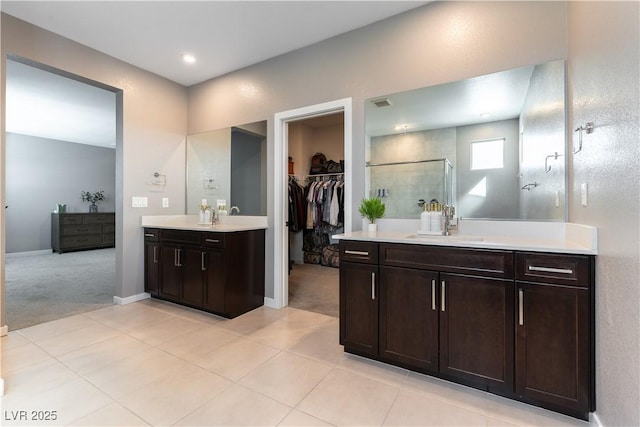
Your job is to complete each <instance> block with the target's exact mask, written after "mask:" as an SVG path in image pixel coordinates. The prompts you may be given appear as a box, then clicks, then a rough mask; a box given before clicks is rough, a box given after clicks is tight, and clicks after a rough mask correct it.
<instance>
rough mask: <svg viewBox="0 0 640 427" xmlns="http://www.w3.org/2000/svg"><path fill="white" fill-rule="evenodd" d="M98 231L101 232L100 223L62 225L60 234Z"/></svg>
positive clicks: (68, 234) (69, 234)
mask: <svg viewBox="0 0 640 427" xmlns="http://www.w3.org/2000/svg"><path fill="white" fill-rule="evenodd" d="M100 233H102V226H101V225H65V226H64V227H62V236H77V235H85V234H100Z"/></svg>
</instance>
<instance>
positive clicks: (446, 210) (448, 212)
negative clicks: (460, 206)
mask: <svg viewBox="0 0 640 427" xmlns="http://www.w3.org/2000/svg"><path fill="white" fill-rule="evenodd" d="M455 215H456V208H454V207H453V206H450V205H444V206H443V207H442V216H443V217H444V230H443V231H442V235H443V236H450V235H451V229H452V228H456V229H457V225H454V224H451V220H452V219H453V218H454V217H455Z"/></svg>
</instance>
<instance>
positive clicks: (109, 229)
mask: <svg viewBox="0 0 640 427" xmlns="http://www.w3.org/2000/svg"><path fill="white" fill-rule="evenodd" d="M102 232H103V233H115V232H116V225H115V224H105V225H103V226H102Z"/></svg>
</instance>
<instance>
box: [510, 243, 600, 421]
mask: <svg viewBox="0 0 640 427" xmlns="http://www.w3.org/2000/svg"><path fill="white" fill-rule="evenodd" d="M593 277H594V265H593V258H592V257H588V256H561V255H547V254H537V253H518V254H517V255H516V280H517V281H516V289H517V304H518V310H517V323H516V353H515V356H516V382H515V387H516V392H517V393H518V395H520V396H521V397H522V398H524V399H526V400H528V401H530V402H532V403H536V404H539V405H541V406H546V407H550V408H556V409H557V410H561V411H564V412H567V411H568V412H570V413H572V414H573V415H574V416H577V417H580V418H585V414H586V415H588V413H589V412H590V411H594V410H595V385H594V384H593V380H594V376H593V369H594V368H593V367H594V345H593V342H594V337H593V334H594V325H593V320H592V319H593V317H594V315H593V312H592V310H593V307H594V304H593V301H592V298H593V286H594V283H593Z"/></svg>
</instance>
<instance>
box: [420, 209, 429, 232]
mask: <svg viewBox="0 0 640 427" xmlns="http://www.w3.org/2000/svg"><path fill="white" fill-rule="evenodd" d="M423 207H424V210H423V211H422V213H421V214H420V231H421V232H423V233H424V232H427V231H431V212H429V205H428V204H427V203H425V204H424V205H423Z"/></svg>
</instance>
